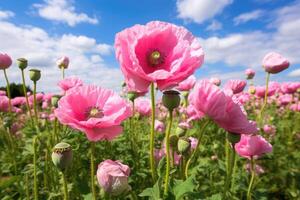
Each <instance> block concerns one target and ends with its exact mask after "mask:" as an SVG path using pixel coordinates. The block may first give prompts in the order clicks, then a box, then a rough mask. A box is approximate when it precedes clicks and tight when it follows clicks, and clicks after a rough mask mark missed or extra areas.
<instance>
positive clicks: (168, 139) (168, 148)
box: [164, 110, 173, 196]
mask: <svg viewBox="0 0 300 200" xmlns="http://www.w3.org/2000/svg"><path fill="white" fill-rule="evenodd" d="M172 122H173V110H169V124H168V127H167V130H166V136H165V146H166V162H167V163H166V174H165V184H164V195H165V196H167V195H168V189H169V176H170V160H171V158H170V133H171V128H172Z"/></svg>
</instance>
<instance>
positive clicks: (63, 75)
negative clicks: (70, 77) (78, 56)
mask: <svg viewBox="0 0 300 200" xmlns="http://www.w3.org/2000/svg"><path fill="white" fill-rule="evenodd" d="M61 71H62V79H65V68H64V67H62V68H61Z"/></svg>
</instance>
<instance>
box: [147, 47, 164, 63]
mask: <svg viewBox="0 0 300 200" xmlns="http://www.w3.org/2000/svg"><path fill="white" fill-rule="evenodd" d="M164 61H165V56H164V55H163V54H162V53H161V52H160V51H158V50H153V51H151V52H150V53H149V54H148V63H149V65H151V66H152V67H156V66H158V65H161V64H163V63H164Z"/></svg>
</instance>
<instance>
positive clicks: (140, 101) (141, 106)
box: [134, 97, 151, 116]
mask: <svg viewBox="0 0 300 200" xmlns="http://www.w3.org/2000/svg"><path fill="white" fill-rule="evenodd" d="M134 107H135V111H136V112H138V113H139V114H140V115H142V116H149V115H150V114H151V102H150V99H148V98H145V97H139V98H136V99H135V101H134Z"/></svg>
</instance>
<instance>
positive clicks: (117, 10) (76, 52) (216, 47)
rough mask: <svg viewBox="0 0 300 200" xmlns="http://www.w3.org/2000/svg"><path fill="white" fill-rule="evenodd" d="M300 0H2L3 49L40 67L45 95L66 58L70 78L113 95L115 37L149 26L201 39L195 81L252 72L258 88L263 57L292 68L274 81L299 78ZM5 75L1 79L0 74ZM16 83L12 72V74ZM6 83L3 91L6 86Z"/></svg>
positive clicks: (116, 69)
mask: <svg viewBox="0 0 300 200" xmlns="http://www.w3.org/2000/svg"><path fill="white" fill-rule="evenodd" d="M299 7H300V1H299V0H296V1H295V0H244V1H238V0H152V1H138V0H127V1H119V0H110V1H108V0H93V1H83V0H81V1H75V0H34V1H32V0H23V1H12V0H1V1H0V40H1V42H0V51H1V52H6V53H8V54H9V55H11V56H12V57H13V58H14V59H16V58H19V57H26V58H28V60H29V64H30V67H35V68H40V69H42V82H41V85H40V87H39V89H40V90H43V91H53V92H54V91H57V90H58V88H57V86H56V82H57V81H58V80H59V79H60V77H59V75H60V72H59V70H58V69H57V67H56V65H55V60H56V59H57V58H58V57H60V56H62V55H66V56H69V57H70V60H71V64H70V68H69V69H68V70H67V75H76V76H79V77H81V78H82V79H83V80H84V81H85V82H86V83H96V84H99V85H102V86H104V87H109V88H113V89H116V90H118V89H119V88H120V82H121V81H122V79H123V76H122V73H121V71H120V70H119V65H118V62H117V61H116V59H115V55H114V50H113V44H114V37H115V34H116V33H117V32H119V31H121V30H122V29H124V28H126V27H130V26H133V25H134V24H145V23H147V22H149V21H152V20H161V21H167V22H171V23H174V24H177V25H181V26H185V27H186V28H187V29H188V30H190V31H191V32H192V33H193V34H194V35H195V36H197V37H199V40H200V41H201V44H202V46H203V49H204V52H205V64H204V65H203V66H202V67H201V68H200V69H199V70H198V71H197V72H196V76H197V77H198V78H204V77H208V78H209V77H212V76H215V77H219V78H221V79H222V80H223V81H226V80H228V79H230V78H235V79H244V75H243V72H244V70H245V69H246V68H248V67H251V68H253V69H255V70H256V71H257V77H256V79H255V81H256V82H257V83H258V84H262V83H263V79H264V73H263V70H262V68H261V66H260V63H261V60H262V58H263V56H264V55H265V54H266V53H268V52H270V51H276V52H279V53H281V54H282V55H284V56H286V57H287V58H288V59H289V60H290V62H291V67H290V68H289V69H288V70H286V71H285V72H283V73H282V74H281V75H274V76H272V78H271V79H272V80H274V81H286V80H288V81H296V80H300V46H299V43H300V12H299ZM1 76H2V74H1ZM9 76H10V79H11V80H12V81H15V82H20V76H19V71H18V70H17V68H16V66H15V65H14V66H12V67H11V68H10V69H9ZM3 84H4V81H3V78H2V79H1V80H0V85H3Z"/></svg>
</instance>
